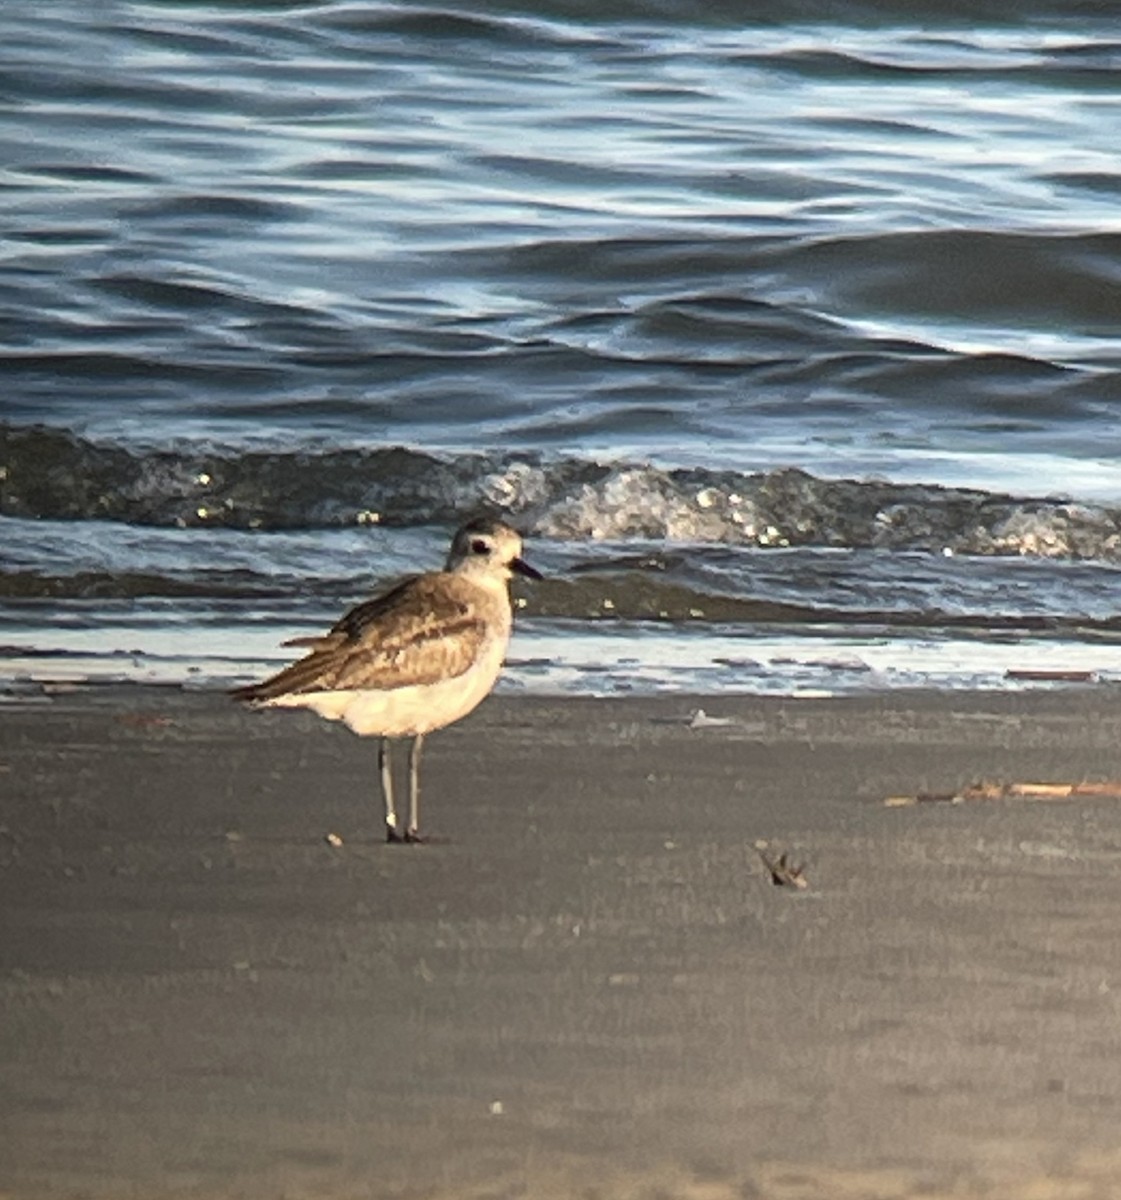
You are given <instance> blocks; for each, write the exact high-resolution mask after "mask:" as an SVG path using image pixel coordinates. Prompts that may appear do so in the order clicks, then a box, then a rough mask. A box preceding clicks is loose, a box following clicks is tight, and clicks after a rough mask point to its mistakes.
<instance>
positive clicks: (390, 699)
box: [265, 638, 506, 737]
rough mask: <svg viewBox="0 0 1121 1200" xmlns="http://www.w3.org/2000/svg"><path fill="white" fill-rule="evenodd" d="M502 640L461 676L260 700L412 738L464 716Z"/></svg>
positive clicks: (369, 731)
mask: <svg viewBox="0 0 1121 1200" xmlns="http://www.w3.org/2000/svg"><path fill="white" fill-rule="evenodd" d="M505 652H506V641H505V639H504V638H495V639H494V641H493V642H492V644H491V645H489V646H488V647H486V649H485V650H484V652H483V654H481V655H480V656H479V658H478V659H477V660H476V662H475V665H474V666H473V667H471V668H470V669H469V670H467V671H465V672H464V673H463V674H462V675H456V676H455V677H453V678H451V679H444V680H440V681H439V682H437V683H426V684H421V685H419V686H415V687H400V688H386V689H369V690H359V689H355V690H352V691H337V692H305V693H303V694H299V695H290V696H277V697H276V698H275V699H273V700H267V701H265V704H266V705H267V706H268V707H270V708H310V709H311V710H312V711H313V712H315V713H318V714H319V716H321V717H325V718H326V719H327V720H329V721H343V722H344V723H345V724H346V725H348V726H349V727H350V728H351V729H352V730H354V732H355V733H357V734H361V735H363V736H367V735H373V736H377V737H415V736H416V735H417V734H418V733H429V732H431V730H433V729H441V728H443V726H445V725H450V724H451V723H452V722H453V721H458V720H459V719H460V718H461V717H465V716H467V714H468V713H469V712H471V711H472V709H474V708H476V707H477V706H478V705H479V703H480V702H481V701H482V700H483V699H485V698H486V696H487V695H489V693H490V691H491V689H492V688H493V687H494V684H495V681H496V680H497V679H498V673H499V671H501V669H502V660H503V658H504V657H505Z"/></svg>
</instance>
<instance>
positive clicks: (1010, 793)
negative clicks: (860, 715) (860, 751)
mask: <svg viewBox="0 0 1121 1200" xmlns="http://www.w3.org/2000/svg"><path fill="white" fill-rule="evenodd" d="M1089 797H1096V798H1098V799H1106V800H1121V780H1118V779H1103V780H1098V781H1086V780H1084V781H1081V782H1055V783H1044V782H1030V781H1027V782H1021V781H1015V782H1001V781H999V780H981V781H979V782H977V783H971V784H968V785H967V786H966V787H963V788H959V789H958V790H957V791H956V792H917V793H916V794H915V795H913V796H888V797H887V798H886V799H885V800H884V804H886V805H887V806H888V807H889V808H906V807H909V806H911V805H914V804H967V803H970V802H971V801H977V800H1078V799H1086V798H1089Z"/></svg>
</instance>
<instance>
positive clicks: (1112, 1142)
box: [0, 687, 1121, 1200]
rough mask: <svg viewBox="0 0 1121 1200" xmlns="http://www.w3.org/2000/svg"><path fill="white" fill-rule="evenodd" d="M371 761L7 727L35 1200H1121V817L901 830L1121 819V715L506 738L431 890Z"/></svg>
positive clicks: (293, 743)
mask: <svg viewBox="0 0 1121 1200" xmlns="http://www.w3.org/2000/svg"><path fill="white" fill-rule="evenodd" d="M698 705H703V706H704V707H705V708H707V709H708V712H709V715H710V716H711V717H718V718H727V719H729V720H730V722H731V723H729V724H706V725H702V726H700V727H693V726H691V725H690V724H689V723H688V716H689V714H690V712H691V711H692V710H693V709H695V708H696V707H698ZM375 757H376V756H375V746H374V744H373V743H372V742H368V741H367V742H363V741H360V740H359V739H357V738H354V737H353V736H351V735H349V734H348V733H347V732H346V731H345V730H340V729H336V728H332V727H329V726H327V725H325V724H323V723H321V722H319V721H317V720H316V719H315V718H312V717H310V716H307V715H305V714H291V713H253V712H246V711H243V710H241V709H239V708H238V707H236V706H235V705H233V704H231V703H230V702H229V701H228V700H227V699H226V698H225V697H224V696H222V695H220V694H216V693H205V692H196V693H183V692H180V691H177V690H174V689H145V688H139V687H133V688H89V689H76V690H71V691H68V690H56V691H54V692H53V693H52V694H49V695H43V694H39V693H27V694H25V695H23V696H15V697H8V698H7V700H6V701H5V702H4V704H3V707H2V708H0V795H2V804H0V865H2V870H0V889H2V892H3V896H2V923H3V931H2V939H0V987H2V994H3V1011H4V1020H3V1026H2V1029H0V1194H3V1195H5V1196H10V1197H20V1198H23V1197H29V1198H30V1197H52V1198H55V1197H57V1198H62V1197H67V1198H73V1197H90V1198H96V1200H101V1198H108V1197H115V1198H116V1197H146V1198H150V1200H162V1198H164V1197H195V1198H200V1200H201V1198H210V1197H235V1196H236V1197H246V1198H256V1197H262V1198H263V1197H281V1196H283V1197H292V1198H296V1200H302V1198H304V1197H307V1198H309V1200H310V1198H312V1197H315V1198H320V1197H322V1198H333V1197H340V1198H341V1197H347V1198H350V1197H398V1198H402V1200H403V1198H405V1197H409V1198H413V1197H418V1198H419V1197H436V1198H441V1200H442V1198H444V1197H448V1198H451V1197H472V1198H480V1200H481V1198H482V1197H488V1198H498V1197H521V1196H525V1197H546V1198H548V1197H569V1196H572V1197H597V1198H602V1200H614V1198H615V1197H627V1198H634V1200H638V1198H639V1197H649V1198H650V1200H653V1198H655V1197H658V1198H666V1197H675V1196H681V1197H690V1198H694V1200H702V1198H703V1200H724V1198H725V1197H728V1198H731V1197H737V1198H745V1197H761V1198H767V1200H770V1198H777V1200H792V1198H795V1197H798V1198H803V1197H804V1198H809V1197H829V1198H837V1197H853V1198H856V1197H861V1198H863V1197H896V1196H900V1197H901V1196H924V1197H928V1198H929V1197H951V1196H952V1197H973V1196H977V1197H982V1196H984V1197H988V1198H990V1200H991V1198H993V1197H999V1198H1005V1197H1007V1198H1009V1200H1011V1198H1013V1197H1015V1198H1016V1200H1024V1198H1027V1197H1031V1198H1033V1200H1041V1198H1051V1197H1071V1198H1073V1197H1079V1198H1083V1200H1085V1198H1087V1197H1103V1198H1104V1197H1112V1196H1116V1195H1117V1194H1119V1193H1121V1149H1119V1145H1121V1141H1119V1137H1118V1131H1119V1130H1121V933H1119V932H1118V929H1119V914H1121V801H1119V800H1116V799H1108V798H1079V799H1074V800H1065V801H1062V800H1053V801H1048V800H1039V799H1022V798H1021V799H1005V800H988V801H978V802H971V803H962V804H949V803H924V804H918V805H914V806H909V807H889V806H885V804H884V803H883V802H884V799H885V798H886V797H888V796H892V795H899V794H914V793H917V792H952V791H953V790H954V789H956V788H959V787H961V786H962V785H964V784H966V783H968V782H970V781H972V780H976V779H981V778H990V779H1003V780H1084V779H1085V780H1100V779H1108V778H1119V777H1121V703H1119V698H1118V697H1117V695H1116V694H1115V692H1114V691H1112V690H1110V689H1108V688H1088V689H1072V690H1062V691H1054V692H1049V693H1048V692H1041V693H1035V694H1021V695H1015V694H1000V695H997V694H969V695H965V694H952V695H937V694H925V693H924V694H891V695H881V696H875V697H868V698H848V699H834V700H792V699H753V698H743V699H719V700H716V699H711V698H709V699H705V700H701V701H690V700H689V699H688V698H682V697H664V698H650V699H617V700H579V699H556V700H552V699H535V698H517V697H515V698H499V699H492V700H491V701H489V702H488V703H487V704H485V705H484V706H483V707H482V709H480V710H479V712H478V713H476V714H475V715H474V716H473V717H472V718H470V719H468V720H467V721H464V722H463V723H461V724H460V725H458V726H456V727H454V728H452V729H449V730H447V731H445V732H444V733H442V734H440V735H438V736H434V737H433V738H432V739H431V740H430V743H429V746H428V750H427V755H426V761H425V764H424V785H425V797H424V800H425V807H424V810H423V813H422V816H423V819H424V823H425V824H426V826H427V828H428V830H429V832H431V833H434V834H439V835H441V836H442V838H444V839H446V840H442V841H440V842H438V843H436V844H431V845H426V846H420V847H387V846H385V845H383V844H381V842H380V812H379V808H378V802H377V798H376V791H375ZM332 834H333V835H336V840H338V839H341V844H338V845H332V844H331V843H330V841H329V840H328V835H332ZM758 839H766V840H767V841H768V842H769V843H770V845H771V848H772V851H773V852H774V853H780V852H782V851H787V852H789V853H790V855H791V856H792V858H793V860H794V861H795V862H797V863H803V862H804V863H805V874H806V877H807V879H808V881H809V887H808V888H807V889H806V890H804V891H800V890H796V889H793V888H787V887H776V886H773V885H772V884H771V883H770V881H769V878H768V876H767V875H766V873H765V870H764V868H763V865H762V863H761V861H760V859H759V857H758V855H757V853H756V850H755V848H754V845H755V842H756V841H757V840H758Z"/></svg>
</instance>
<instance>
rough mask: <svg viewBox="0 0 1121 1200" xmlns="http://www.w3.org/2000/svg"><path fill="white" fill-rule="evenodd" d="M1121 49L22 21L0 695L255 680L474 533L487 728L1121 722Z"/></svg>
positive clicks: (192, 8) (454, 8) (857, 24)
mask: <svg viewBox="0 0 1121 1200" xmlns="http://www.w3.org/2000/svg"><path fill="white" fill-rule="evenodd" d="M1111 8H1112V6H1111V5H1108V4H1100V3H1093V2H1090V0H1085V2H1076V0H1070V2H1066V3H1063V2H1061V0H1051V2H1044V0H1033V2H1028V3H1022V4H1017V5H1007V6H977V5H973V4H964V3H954V2H953V0H947V2H940V3H937V4H934V3H929V4H928V3H923V2H922V0H918V2H915V3H911V2H907V3H904V2H903V0H895V2H891V0H867V2H846V0H774V2H770V3H768V2H766V0H764V2H763V3H754V4H745V3H738V2H729V3H725V4H699V3H691V2H685V0H681V2H675V0H660V2H643V3H637V2H634V0H600V2H598V3H596V4H591V3H588V2H587V0H524V2H523V3H481V4H478V3H477V4H474V5H472V6H470V7H462V6H459V5H457V4H456V3H455V2H454V0H453V2H451V3H448V4H442V5H429V4H422V3H407V2H406V3H395V4H391V3H359V2H335V3H303V4H291V3H284V2H282V0H257V2H243V3H215V2H209V3H205V2H200V3H194V4H184V3H158V2H157V3H143V4H141V3H125V2H117V3H108V4H99V5H93V4H89V3H84V2H79V0H52V3H50V4H43V3H41V2H39V0H36V2H35V3H31V2H29V0H7V2H6V3H5V4H4V5H3V8H2V10H0V34H2V37H0V143H2V147H3V153H2V156H0V214H2V224H0V234H2V242H3V254H2V257H0V381H2V388H0V680H7V681H8V682H9V684H12V683H16V682H18V681H19V680H24V679H33V680H46V679H53V680H60V679H74V678H95V679H104V678H122V677H123V678H131V679H157V680H164V681H170V682H193V683H197V684H199V685H204V686H211V685H218V684H224V683H232V682H234V681H236V680H241V679H245V678H249V677H252V676H254V675H256V674H259V673H260V672H262V671H264V670H267V669H268V668H270V667H271V666H274V665H276V664H277V663H279V662H281V661H284V658H285V655H286V653H287V652H286V651H283V650H280V649H278V644H279V642H280V641H282V640H283V639H284V638H286V637H290V636H293V635H294V634H296V633H306V632H311V631H314V630H315V629H317V628H319V627H321V626H322V625H324V624H325V623H327V622H329V621H331V620H332V619H333V618H334V616H335V615H337V613H338V612H339V611H340V609H341V608H342V607H343V606H344V605H346V604H349V603H351V602H354V601H356V600H358V599H360V598H363V597H364V596H366V595H368V594H369V593H370V592H371V591H373V590H375V589H376V588H378V587H379V586H382V585H383V584H384V583H386V582H387V581H388V580H389V579H390V578H392V577H394V576H396V575H397V574H399V573H401V572H403V571H408V570H414V569H416V568H417V567H418V565H421V566H428V565H437V564H438V563H439V562H440V561H441V559H442V556H443V553H444V549H445V547H446V542H447V538H448V533H449V530H450V528H451V527H452V526H454V525H455V524H456V523H457V522H458V521H459V520H460V519H462V518H463V517H464V516H467V515H470V514H473V513H477V512H497V513H501V514H505V515H507V516H508V517H509V519H511V520H512V521H513V522H514V523H516V524H518V525H519V526H520V527H521V528H522V529H523V530H524V531H525V533H526V534H527V535H528V537H529V546H530V548H529V556H530V557H531V558H532V560H533V561H535V562H536V563H537V565H539V566H540V567H541V569H542V570H544V571H546V572H547V573H548V576H549V577H548V579H547V580H546V581H545V582H544V583H543V584H541V585H537V586H535V587H532V588H525V589H522V590H521V591H520V592H519V596H518V603H519V606H520V613H519V616H520V620H519V631H518V634H517V637H516V641H515V643H514V645H513V647H512V654H511V658H512V661H511V668H510V671H509V673H508V676H507V679H506V681H505V684H504V686H506V687H509V688H519V687H528V688H537V689H552V690H574V691H591V692H606V691H626V690H637V691H642V690H649V689H655V688H662V689H667V688H668V689H678V690H681V691H699V692H702V693H704V692H720V691H722V690H753V691H759V690H762V691H772V692H778V693H790V692H799V691H817V692H821V691H843V690H851V689H854V688H870V687H890V686H897V685H904V686H909V685H914V684H932V685H934V686H946V687H951V686H957V687H971V686H998V687H1024V686H1054V683H1053V681H1052V679H1050V678H1048V677H1049V676H1053V675H1054V676H1060V677H1069V676H1071V675H1073V676H1075V677H1077V678H1093V679H1097V680H1102V681H1106V682H1110V681H1116V680H1121V370H1119V368H1121V340H1119V337H1118V334H1119V331H1121V150H1119V149H1118V147H1119V146H1121V20H1119V19H1118V18H1117V16H1116V14H1115V13H1114V14H1112V15H1111V11H1110V10H1111ZM1040 676H1042V677H1043V678H1040Z"/></svg>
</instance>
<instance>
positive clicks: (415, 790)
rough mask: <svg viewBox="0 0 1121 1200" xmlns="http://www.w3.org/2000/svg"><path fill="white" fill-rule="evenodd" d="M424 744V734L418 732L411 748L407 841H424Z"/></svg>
mask: <svg viewBox="0 0 1121 1200" xmlns="http://www.w3.org/2000/svg"><path fill="white" fill-rule="evenodd" d="M423 744H424V734H423V733H418V734H417V735H416V737H415V738H413V744H412V748H411V749H410V750H409V826H408V828H407V829H406V830H405V841H406V842H422V841H424V838H422V837H421V836H420V748H421V746H422V745H423Z"/></svg>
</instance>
